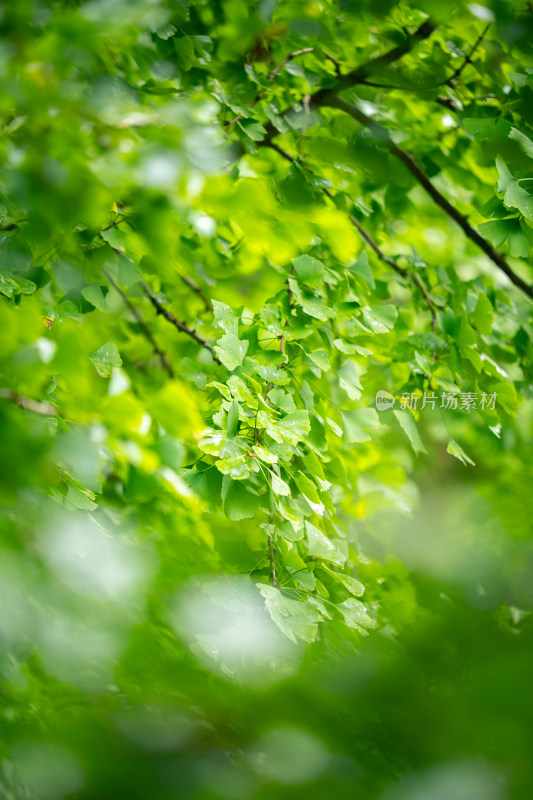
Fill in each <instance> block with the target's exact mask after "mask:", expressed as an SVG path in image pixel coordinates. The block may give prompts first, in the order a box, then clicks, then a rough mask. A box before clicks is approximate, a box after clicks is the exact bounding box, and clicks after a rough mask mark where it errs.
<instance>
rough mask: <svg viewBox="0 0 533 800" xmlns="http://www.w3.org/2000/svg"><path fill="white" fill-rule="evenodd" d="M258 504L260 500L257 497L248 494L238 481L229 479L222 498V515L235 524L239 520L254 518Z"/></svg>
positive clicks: (250, 493)
mask: <svg viewBox="0 0 533 800" xmlns="http://www.w3.org/2000/svg"><path fill="white" fill-rule="evenodd" d="M224 480H227V478H224ZM260 502H261V498H260V497H259V496H258V495H256V494H253V493H252V492H250V491H249V490H248V489H247V488H246V487H245V486H244V485H243V484H242V483H240V482H239V481H233V480H231V479H230V481H229V485H228V489H227V492H226V497H225V498H224V514H225V515H226V517H228V518H229V519H232V520H235V521H236V522H238V521H239V520H241V519H251V518H252V517H254V516H255V513H256V511H257V509H258V508H259V504H260Z"/></svg>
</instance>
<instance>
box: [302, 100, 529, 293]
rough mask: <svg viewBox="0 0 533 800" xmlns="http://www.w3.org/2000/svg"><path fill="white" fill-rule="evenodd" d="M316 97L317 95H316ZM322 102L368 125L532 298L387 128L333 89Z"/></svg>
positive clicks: (477, 243) (441, 205)
mask: <svg viewBox="0 0 533 800" xmlns="http://www.w3.org/2000/svg"><path fill="white" fill-rule="evenodd" d="M315 97H316V96H315ZM321 105H323V106H329V107H331V108H337V109H339V110H340V111H344V112H345V113H346V114H349V115H350V116H351V117H352V119H355V120H356V121H357V122H359V123H360V124H361V125H363V126H364V127H365V128H368V129H369V130H370V131H371V132H372V134H373V135H374V137H375V139H376V140H378V141H381V142H382V143H383V144H384V145H385V147H387V148H388V150H389V151H390V152H391V153H392V155H394V156H395V157H396V158H397V159H398V160H399V161H401V162H402V164H404V166H405V167H407V169H408V170H409V172H410V173H411V174H412V175H413V176H414V177H415V178H416V180H417V181H418V183H419V184H420V185H421V186H422V188H423V189H424V190H425V191H426V192H427V193H428V194H429V196H430V197H431V199H432V200H433V201H434V202H435V203H436V204H437V205H438V206H440V208H442V210H443V211H445V213H446V214H447V215H448V216H449V217H451V219H453V220H454V222H456V223H457V224H458V225H459V227H460V228H462V230H463V232H464V233H465V235H466V236H467V237H468V238H469V239H470V240H471V241H472V242H474V244H476V245H477V246H478V247H479V249H480V250H482V251H483V252H484V253H485V255H487V256H488V257H489V258H490V260H491V261H492V262H493V263H494V264H496V266H497V267H499V269H501V271H502V272H504V273H505V274H506V275H507V277H508V278H509V280H510V281H511V283H514V285H515V286H517V287H518V288H519V289H521V290H522V291H523V292H524V293H525V294H526V295H527V296H528V297H531V298H533V286H530V285H529V284H527V283H526V282H525V281H524V280H522V278H521V277H520V276H519V275H516V273H514V272H513V270H512V269H511V267H510V266H509V264H508V263H507V261H506V260H505V258H504V257H503V256H502V254H501V253H499V252H498V251H497V250H496V249H495V248H494V247H493V246H492V245H491V244H489V242H487V240H486V239H484V238H483V236H481V234H480V233H478V232H477V230H476V229H475V228H473V227H472V225H470V223H469V222H468V220H467V218H466V217H465V216H464V215H463V214H461V212H460V211H458V210H457V209H456V208H455V207H454V206H452V204H451V203H450V201H449V200H448V199H447V198H446V197H445V196H444V195H443V194H442V193H441V192H440V191H439V190H438V189H437V188H436V186H434V184H433V183H432V182H431V180H430V178H429V176H428V175H427V174H426V173H425V172H424V170H423V169H422V167H421V166H419V164H418V163H417V162H416V161H415V159H414V158H413V156H412V155H411V154H410V153H408V152H407V150H404V149H403V148H402V147H399V146H398V145H397V144H396V143H395V142H394V141H393V139H392V138H391V135H390V133H389V131H388V130H387V128H385V127H384V126H383V125H381V124H380V123H378V122H375V121H374V120H373V119H371V118H370V117H369V116H367V115H366V114H365V113H364V112H363V111H361V109H360V108H358V107H357V106H356V105H354V104H352V103H348V102H347V101H346V100H344V99H343V98H341V97H337V94H336V92H331V93H325V94H322V97H321Z"/></svg>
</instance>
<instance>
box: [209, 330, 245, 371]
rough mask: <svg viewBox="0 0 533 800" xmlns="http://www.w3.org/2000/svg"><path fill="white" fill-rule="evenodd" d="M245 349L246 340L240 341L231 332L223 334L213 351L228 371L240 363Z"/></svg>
mask: <svg viewBox="0 0 533 800" xmlns="http://www.w3.org/2000/svg"><path fill="white" fill-rule="evenodd" d="M247 350H248V342H247V341H242V340H241V339H239V338H238V337H237V336H236V335H235V334H233V333H226V334H224V336H222V337H221V338H220V339H219V340H218V342H217V344H216V345H215V353H216V354H217V356H218V358H219V360H220V361H221V362H222V363H223V364H224V366H225V367H226V369H229V370H230V372H232V371H233V370H234V369H237V367H240V366H241V365H242V361H243V358H244V356H245V355H246V351H247Z"/></svg>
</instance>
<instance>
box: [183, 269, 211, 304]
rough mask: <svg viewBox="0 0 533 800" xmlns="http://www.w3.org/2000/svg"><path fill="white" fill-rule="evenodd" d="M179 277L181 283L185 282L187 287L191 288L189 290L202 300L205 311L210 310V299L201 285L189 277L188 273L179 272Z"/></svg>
mask: <svg viewBox="0 0 533 800" xmlns="http://www.w3.org/2000/svg"><path fill="white" fill-rule="evenodd" d="M180 278H181V280H182V281H183V283H185V284H186V285H187V286H188V287H189V289H191V291H193V292H194V293H195V294H197V295H198V297H199V298H200V299H201V300H202V302H203V304H204V306H205V310H206V311H212V310H213V304H212V302H211V300H210V299H209V297H208V296H207V295H206V294H205V292H204V290H203V289H202V287H201V286H198V284H197V283H195V282H194V281H193V279H192V278H189V276H188V275H181V273H180Z"/></svg>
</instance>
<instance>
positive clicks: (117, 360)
mask: <svg viewBox="0 0 533 800" xmlns="http://www.w3.org/2000/svg"><path fill="white" fill-rule="evenodd" d="M90 359H91V361H92V362H93V364H94V366H95V368H96V371H97V372H98V374H99V375H101V376H102V378H109V377H111V375H112V373H113V367H121V366H122V359H121V357H120V353H119V352H118V350H117V347H116V345H114V344H113V342H106V343H105V344H103V345H102V347H100V349H99V350H97V351H96V353H93V354H92V355H91V356H90Z"/></svg>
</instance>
